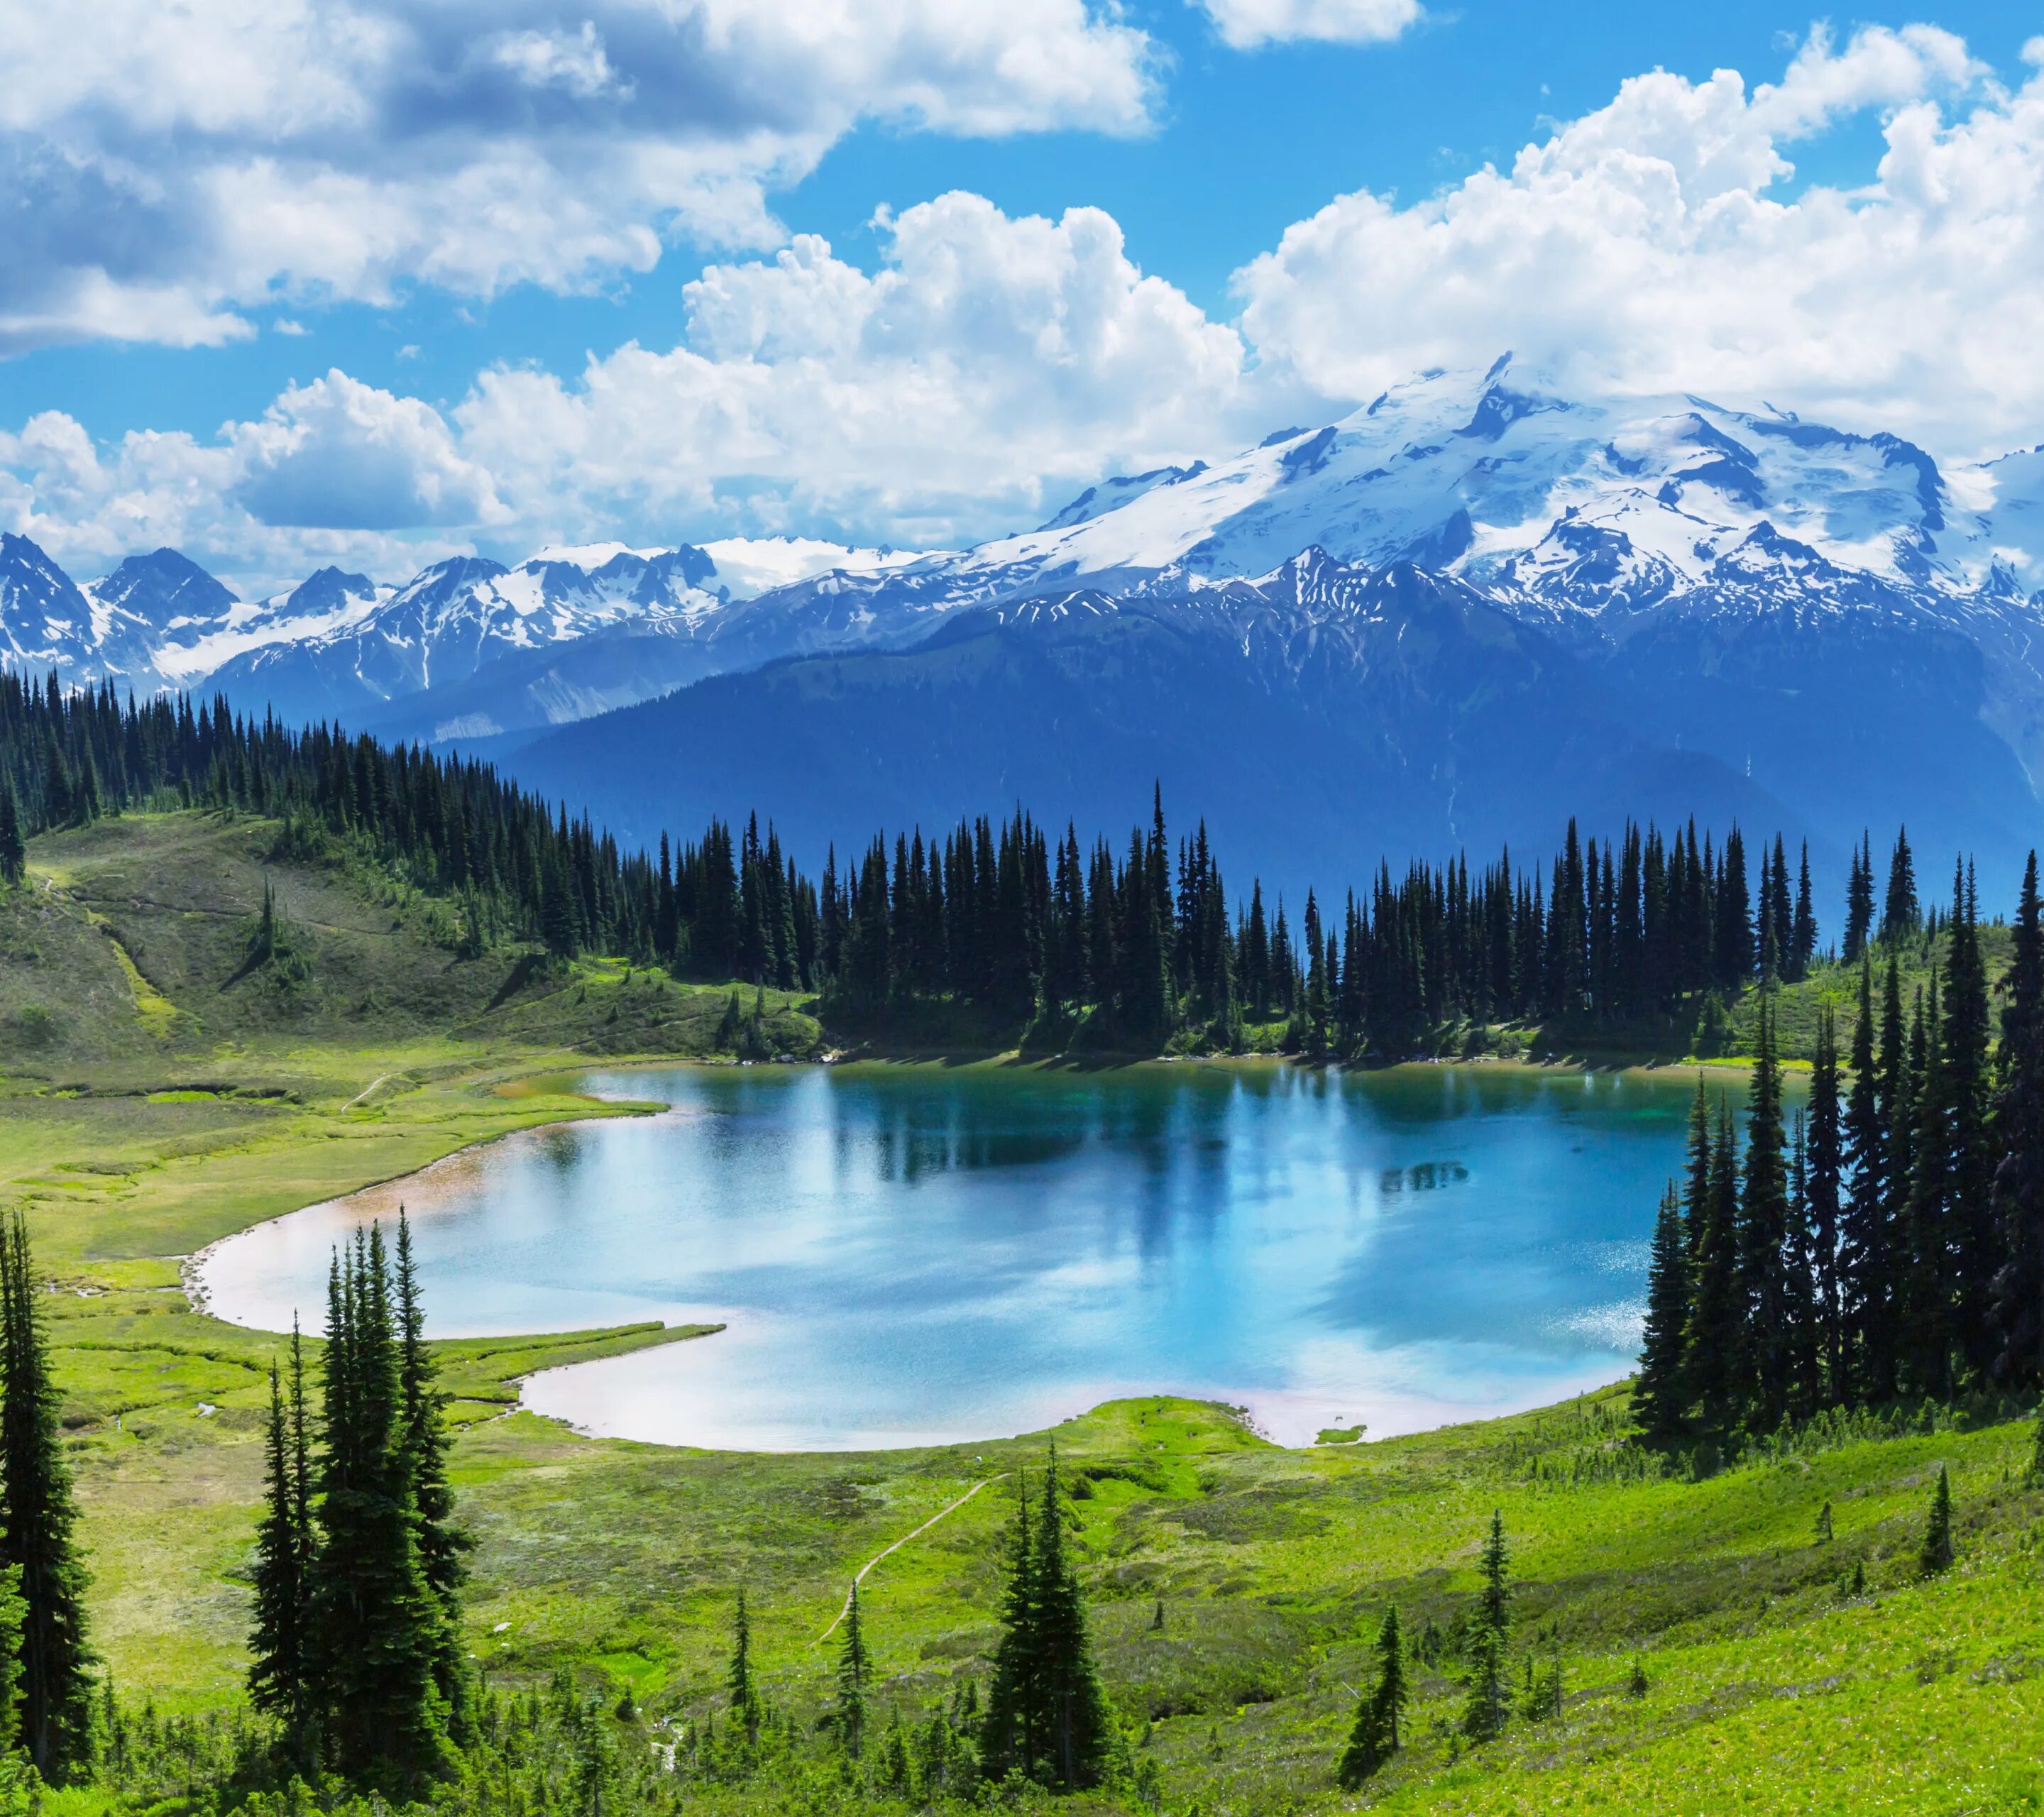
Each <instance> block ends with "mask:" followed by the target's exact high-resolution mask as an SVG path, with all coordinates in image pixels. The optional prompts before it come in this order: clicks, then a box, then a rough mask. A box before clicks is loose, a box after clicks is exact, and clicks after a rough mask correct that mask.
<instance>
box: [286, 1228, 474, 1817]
mask: <svg viewBox="0 0 2044 1817" xmlns="http://www.w3.org/2000/svg"><path fill="white" fill-rule="evenodd" d="M325 1390H326V1392H325V1445H324V1454H323V1455H322V1457H321V1460H320V1470H319V1485H318V1489H319V1529H320V1550H319V1565H318V1569H317V1573H315V1577H314V1584H313V1631H314V1633H315V1634H316V1635H317V1668H318V1683H319V1687H320V1700H321V1710H322V1715H323V1718H324V1730H325V1743H326V1754H327V1757H328V1759H329V1760H330V1761H332V1763H333V1765H335V1767H336V1769H338V1770H339V1771H340V1773H343V1774H344V1776H346V1777H348V1778H351V1779H353V1780H355V1781H358V1782H359V1783H362V1784H368V1785H371V1786H375V1787H376V1788H379V1789H384V1790H389V1791H393V1792H409V1791H410V1790H413V1789H414V1788H417V1787H418V1786H419V1785H420V1784H421V1783H422V1782H424V1781H426V1780H428V1779H429V1778H431V1777H436V1776H437V1775H439V1774H440V1773H444V1771H446V1770H447V1769H448V1766H449V1765H450V1764H451V1761H450V1756H449V1751H448V1740H447V1734H446V1702H445V1700H444V1698H443V1697H442V1696H441V1695H440V1691H439V1688H438V1685H437V1684H436V1680H435V1672H436V1666H437V1665H438V1664H439V1662H440V1657H441V1650H442V1634H443V1617H442V1611H441V1608H440V1601H439V1599H438V1598H437V1597H436V1596H435V1595H434V1593H433V1592H432V1588H430V1586H429V1585H428V1584H427V1582H426V1579H425V1571H424V1569H423V1568H422V1565H421V1560H420V1557H419V1543H418V1524H419V1523H418V1506H417V1501H416V1500H415V1499H414V1496H413V1485H412V1473H411V1453H410V1450H409V1439H410V1434H409V1430H408V1427H407V1423H406V1421H405V1405H404V1388H403V1383H402V1379H401V1374H400V1345H399V1343H398V1334H397V1331H396V1330H395V1328H394V1317H393V1312H392V1307H391V1296H390V1267H389V1263H388V1260H387V1258H386V1251H385V1248H384V1243H383V1235H382V1230H381V1229H380V1228H378V1227H371V1229H370V1230H369V1231H367V1233H366V1234H364V1235H359V1236H358V1237H357V1239H356V1240H355V1242H354V1243H351V1244H350V1245H348V1247H347V1248H346V1249H345V1250H344V1251H336V1254H335V1257H334V1262H333V1266H332V1271H331V1273H330V1274H329V1276H328V1303H327V1346H326V1384H325Z"/></svg>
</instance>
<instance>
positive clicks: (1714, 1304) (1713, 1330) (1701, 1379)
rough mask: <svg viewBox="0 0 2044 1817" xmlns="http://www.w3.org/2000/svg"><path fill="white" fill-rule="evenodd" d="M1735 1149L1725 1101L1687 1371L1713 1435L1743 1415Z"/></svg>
mask: <svg viewBox="0 0 2044 1817" xmlns="http://www.w3.org/2000/svg"><path fill="white" fill-rule="evenodd" d="M1736 1148H1737V1145H1736V1143H1735V1141H1734V1139H1733V1136H1732V1130H1731V1109H1730V1108H1729V1107H1728V1106H1727V1104H1726V1103H1725V1101H1724V1100H1723V1098H1722V1097H1720V1098H1719V1100H1718V1127H1717V1135H1716V1139H1715V1141H1714V1142H1713V1143H1712V1149H1711V1171H1710V1181H1709V1184H1708V1189H1707V1191H1706V1194H1705V1208H1704V1234H1703V1237H1702V1239H1701V1241H1700V1243H1698V1245H1697V1250H1696V1273H1695V1281H1696V1298H1695V1300H1693V1301H1692V1304H1691V1307H1690V1312H1689V1350H1688V1360H1687V1362H1686V1365H1685V1375H1686V1376H1687V1377H1688V1380H1689V1393H1690V1396H1691V1399H1692V1401H1693V1402H1694V1404H1695V1406H1696V1412H1697V1416H1698V1418H1699V1419H1700V1420H1701V1422H1702V1423H1703V1426H1704V1429H1705V1430H1706V1431H1710V1432H1712V1433H1722V1432H1724V1431H1727V1430H1729V1429H1730V1428H1731V1426H1733V1425H1734V1424H1735V1423H1736V1421H1737V1419H1738V1418H1739V1414H1740V1412H1742V1404H1741V1400H1740V1382H1739V1358H1741V1356H1742V1354H1744V1352H1745V1350H1746V1305H1745V1301H1744V1300H1743V1299H1742V1296H1741V1294H1740V1291H1739V1191H1738V1185H1737V1173H1736V1168H1737V1165H1738V1162H1737V1154H1736Z"/></svg>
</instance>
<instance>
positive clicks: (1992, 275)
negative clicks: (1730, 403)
mask: <svg viewBox="0 0 2044 1817" xmlns="http://www.w3.org/2000/svg"><path fill="white" fill-rule="evenodd" d="M1983 76H1984V72H1983V71H1981V68H1980V67H1979V66H1978V65H1977V63H1974V62H1973V60H1972V59H1971V58H1970V57H1969V56H1968V54H1967V52H1966V50H1965V46H1964V44H1962V43H1961V41H1960V40H1958V39H1957V38H1954V37H1953V36H1950V34H1949V33H1944V32H1941V31H1938V30H1935V29H1931V28H1928V27H1911V28H1908V29H1906V30H1903V31H1899V32H1898V31H1891V30H1888V29H1883V28H1873V29H1865V30H1862V31H1861V32H1859V33H1856V34H1855V35H1854V36H1853V38H1852V39H1851V40H1850V41H1849V42H1848V43H1847V44H1845V45H1844V46H1843V48H1838V47H1837V46H1835V44H1833V43H1832V41H1831V40H1830V39H1829V38H1828V37H1827V36H1826V35H1824V34H1823V33H1817V34H1815V35H1814V36H1812V39H1811V40H1810V41H1809V42H1808V44H1806V45H1805V46H1804V48H1803V49H1802V50H1801V51H1800V52H1799V53H1798V54H1797V56H1796V57H1795V59H1794V60H1793V61H1792V63H1791V64H1790V65H1789V67H1788V71H1787V72H1786V74H1785V76H1784V77H1783V79H1781V81H1780V82H1779V83H1772V84H1763V85H1762V86H1758V87H1756V88H1754V89H1751V90H1749V89H1748V87H1747V86H1746V83H1745V82H1744V80H1743V79H1742V78H1741V77H1740V76H1739V75H1738V74H1737V73H1736V72H1735V71H1719V72H1717V73H1716V74H1715V75H1713V76H1712V77H1711V78H1710V79H1708V81H1704V82H1693V83H1692V82H1691V81H1689V80H1688V79H1685V78H1683V77H1681V76H1679V75H1670V74H1667V73H1666V72H1662V71H1656V72H1654V73H1653V74H1651V75H1642V76H1639V77H1635V78H1634V79H1631V80H1630V81H1628V82H1627V83H1625V84H1624V85H1623V87H1622V88H1621V90H1619V94H1618V95H1617V97H1616V98H1615V99H1614V100H1613V101H1612V103H1611V104H1610V105H1609V106H1607V107H1604V108H1603V109H1599V110H1598V111H1597V112H1596V113H1591V114H1589V115H1587V116H1585V117H1584V118H1582V119H1580V120H1577V121H1572V122H1570V123H1569V124H1567V125H1564V126H1562V127H1561V128H1560V129H1558V130H1557V131H1556V132H1554V133H1553V134H1552V136H1550V137H1549V138H1547V139H1546V140H1544V141H1543V142H1541V143H1539V144H1531V145H1528V146H1527V148H1525V149H1524V150H1523V151H1522V152H1520V154H1519V156H1518V157H1517V159H1516V160H1515V161H1514V163H1512V167H1511V168H1510V169H1509V170H1508V171H1499V170H1494V169H1488V168H1487V169H1485V170H1483V171H1479V172H1477V174H1476V175H1473V176H1470V177H1469V178H1468V179H1466V180H1465V181H1463V182H1460V183H1458V184H1456V185H1455V186H1453V187H1451V188H1450V189H1447V190H1444V191H1443V192H1442V193H1441V194H1438V195H1435V196H1432V197H1429V198H1426V199H1425V200H1423V201H1421V202H1416V203H1413V204H1411V205H1408V206H1402V207H1401V206H1398V205H1397V202H1394V201H1393V200H1392V199H1391V198H1386V197H1383V196H1379V195H1376V194H1371V193H1370V192H1368V191H1359V192H1358V193H1356V194H1352V195H1347V196H1343V197H1341V198H1339V199H1337V200H1336V201H1335V202H1331V203H1330V204H1329V205H1328V206H1327V207H1325V208H1324V209H1321V210H1320V212H1319V213H1317V214H1316V215H1314V216H1313V217H1312V218H1310V219H1309V220H1306V221H1301V222H1299V223H1298V224H1297V225H1294V226H1293V227H1292V228H1290V229H1288V230H1287V231H1286V232H1285V235H1284V236H1283V237H1282V239H1281V241H1280V243H1279V244H1278V245H1277V248H1275V249H1274V251H1272V252H1269V253H1267V254H1266V255H1263V256H1262V257H1261V258H1259V259H1256V260H1254V262H1252V263H1251V264H1250V265H1249V266H1248V267H1246V268H1245V269H1244V270H1243V271H1241V272H1239V273H1238V274H1237V275H1236V280H1235V282H1236V288H1237V293H1238V294H1239V297H1240V298H1241V301H1242V303H1243V314H1242V322H1243V329H1244V331H1245V333H1246V336H1247V338H1248V340H1250V341H1251V344H1253V345H1254V348H1256V350H1257V352H1258V355H1259V356H1260V357H1261V358H1262V359H1263V360H1264V361H1266V363H1270V364H1273V365H1276V366H1281V367H1285V368H1287V369H1289V371H1292V372H1293V374H1294V375H1296V376H1297V378H1298V379H1299V380H1300V381H1301V382H1303V383H1304V384H1307V385H1309V386H1312V388H1313V389H1315V390H1318V391H1320V392H1322V393H1324V394H1327V395H1330V396H1340V397H1352V398H1367V397H1370V396H1372V395H1374V394H1375V393H1376V392H1377V390H1381V388H1382V387H1383V386H1385V385H1387V384H1389V383H1391V382H1395V381H1396V380H1397V379H1398V378H1402V377H1404V376H1405V375H1408V374H1410V373H1411V372H1412V371H1416V370H1423V369H1425V368H1427V367H1432V366H1437V365H1450V364H1459V363H1469V362H1470V361H1471V360H1473V359H1481V358H1483V357H1485V355H1487V353H1488V352H1489V351H1497V350H1502V349H1504V348H1515V349H1516V350H1517V351H1519V352H1520V354H1521V355H1525V356H1527V357H1529V358H1530V359H1533V360H1535V361H1536V362H1538V363H1540V364H1542V365H1543V366H1546V367H1549V368H1550V369H1551V370H1553V371H1556V372H1557V373H1558V374H1559V375H1560V376H1561V377H1562V380H1563V382H1565V383H1566V384H1569V385H1570V386H1573V387H1575V388H1577V389H1578V390H1581V391H1583V392H1585V393H1588V394H1598V393H1604V392H1639V393H1645V392H1654V391H1666V390H1673V391H1684V390H1686V391H1690V392H1695V393H1702V394H1712V395H1722V396H1725V397H1727V398H1730V399H1731V400H1734V401H1748V400H1758V399H1762V398H1765V399H1767V400H1769V401H1773V403H1775V404H1777V405H1781V406H1782V407H1784V408H1792V409H1804V410H1806V411H1809V412H1812V413H1817V414H1820V415H1829V416H1830V417H1833V418H1835V419H1836V420H1838V421H1842V422H1845V423H1847V424H1852V425H1854V426H1867V427H1886V428H1892V429H1894V430H1896V431H1898V432H1903V433H1905V434H1908V435H1910V436H1914V437H1915V438H1917V439H1919V440H1923V441H1926V442H1927V443H1929V444H1931V445H1932V446H1934V447H1935V448H1938V449H1939V450H1940V451H1942V452H1946V453H1953V454H1961V455H1963V454H1966V453H1970V452H1977V451H1983V450H1986V449H1991V448H1996V447H2000V446H2006V445H2008V444H2010V443H2012V442H2016V441H2022V440H2035V439H2036V438H2037V436H2038V432H2039V430H2040V428H2044V367H2039V365H2038V363H2037V362H2036V361H2035V359H2034V357H2033V356H2032V353H2031V349H2032V348H2034V344H2035V340H2036V324H2037V320H2038V314H2037V302H2036V299H2037V298H2038V294H2040V288H2044V79H2039V78H2038V77H2037V76H2035V75H2032V76H2031V79H2030V80H2029V81H2028V82H2027V83H2025V84H2024V85H2023V86H2021V87H2020V88H2019V89H2017V90H2014V91H2013V92H2011V91H2009V90H2005V89H2004V88H2002V87H2000V86H1997V85H1996V84H1995V83H1992V82H1991V81H1984V80H1983ZM1868 109H1878V110H1880V111H1881V113H1882V115H1883V116H1884V125H1883V131H1884V133H1885V152H1884V153H1883V155H1882V156H1881V159H1880V160H1879V163H1878V166H1877V168H1876V169H1875V170H1873V171H1870V172H1869V180H1868V181H1866V182H1863V183H1861V184H1858V185H1855V186H1830V185H1823V184H1816V185H1811V186H1806V187H1804V188H1803V189H1801V190H1800V192H1799V191H1797V190H1796V188H1795V186H1794V182H1793V177H1794V167H1793V163H1792V159H1791V157H1790V156H1789V153H1790V152H1792V149H1793V148H1794V146H1795V144H1796V142H1797V141H1798V140H1804V139H1808V138H1810V137H1812V136H1815V135H1816V134H1818V133H1822V132H1823V131H1825V130H1826V129H1828V128H1831V127H1833V126H1835V125H1837V124H1838V122H1839V121H1841V120H1842V119H1843V118H1845V117H1848V116H1850V115H1854V114H1858V113H1864V112H1865V111H1866V110H1868Z"/></svg>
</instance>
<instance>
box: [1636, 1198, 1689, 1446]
mask: <svg viewBox="0 0 2044 1817" xmlns="http://www.w3.org/2000/svg"><path fill="white" fill-rule="evenodd" d="M1688 1336H1689V1256H1688V1254H1687V1253H1686V1251H1685V1248H1684V1245H1683V1242H1682V1222H1681V1207H1680V1204H1679V1203H1678V1201H1677V1199H1676V1197H1675V1182H1674V1181H1672V1180H1670V1181H1669V1182H1668V1190H1667V1191H1666V1193H1663V1194H1662V1197H1661V1211H1660V1215H1659V1216H1658V1217H1657V1218H1656V1219H1655V1220H1654V1249H1653V1254H1652V1257H1651V1259H1650V1261H1649V1262H1648V1263H1647V1269H1646V1329H1645V1331H1644V1333H1643V1342H1642V1346H1641V1349H1640V1352H1639V1383H1638V1385H1637V1386H1635V1389H1633V1391H1632V1405H1633V1411H1634V1413H1635V1416H1636V1417H1637V1418H1638V1419H1639V1423H1640V1427H1641V1428H1642V1431H1645V1433H1646V1436H1647V1438H1648V1439H1650V1441H1651V1442H1654V1443H1655V1444H1661V1445H1665V1444H1667V1443H1669V1442H1671V1441H1673V1439H1677V1438H1678V1437H1680V1436H1681V1431H1682V1427H1683V1416H1684V1414H1685V1412H1686V1411H1687V1408H1688V1405H1689V1396H1688V1393H1687V1392H1686V1388H1685V1350H1686V1347H1687V1341H1688Z"/></svg>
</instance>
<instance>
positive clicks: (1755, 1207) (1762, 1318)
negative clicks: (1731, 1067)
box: [1737, 1000, 1792, 1428]
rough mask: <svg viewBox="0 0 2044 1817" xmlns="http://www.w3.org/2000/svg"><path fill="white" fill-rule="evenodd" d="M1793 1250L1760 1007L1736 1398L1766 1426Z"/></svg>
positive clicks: (1783, 1369)
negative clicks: (1745, 1398)
mask: <svg viewBox="0 0 2044 1817" xmlns="http://www.w3.org/2000/svg"><path fill="white" fill-rule="evenodd" d="M1787 1249H1788V1169H1787V1156H1786V1153H1785V1144H1784V1139H1783V1130H1782V1127H1781V1067H1780V1066H1779V1065H1778V1063H1777V1061H1776V1058H1775V1053H1774V1019H1773V1012H1772V1009H1771V1007H1770V1005H1769V1004H1768V1003H1767V1002H1766V1001H1764V1000H1763V1001H1762V1004H1761V1006H1760V1026H1759V1030H1758V1036H1757V1039H1756V1043H1755V1052H1754V1063H1753V1085H1752V1095H1751V1100H1750V1109H1749V1111H1748V1114H1747V1119H1746V1169H1745V1181H1744V1189H1743V1191H1742V1194H1741V1196H1740V1202H1739V1264H1738V1266H1739V1283H1738V1300H1739V1308H1740V1312H1741V1316H1742V1320H1741V1322H1742V1330H1741V1334H1740V1335H1741V1338H1742V1342H1741V1343H1740V1346H1739V1357H1740V1361H1739V1381H1738V1384H1737V1392H1738V1393H1739V1394H1740V1396H1742V1397H1743V1396H1751V1397H1752V1400H1753V1405H1754V1410H1755V1411H1756V1412H1758V1415H1759V1416H1760V1418H1761V1419H1762V1422H1763V1423H1765V1425H1766V1426H1767V1427H1769V1428H1771V1427H1773V1426H1775V1425H1776V1424H1777V1423H1779V1422H1780V1420H1781V1416H1782V1415H1783V1414H1784V1413H1785V1412H1786V1411H1787V1409H1788V1389H1789V1356H1790V1343H1791V1335H1792V1323H1791V1320H1790V1316H1789V1309H1788V1276H1787V1269H1786V1265H1785V1258H1786V1251H1787Z"/></svg>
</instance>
